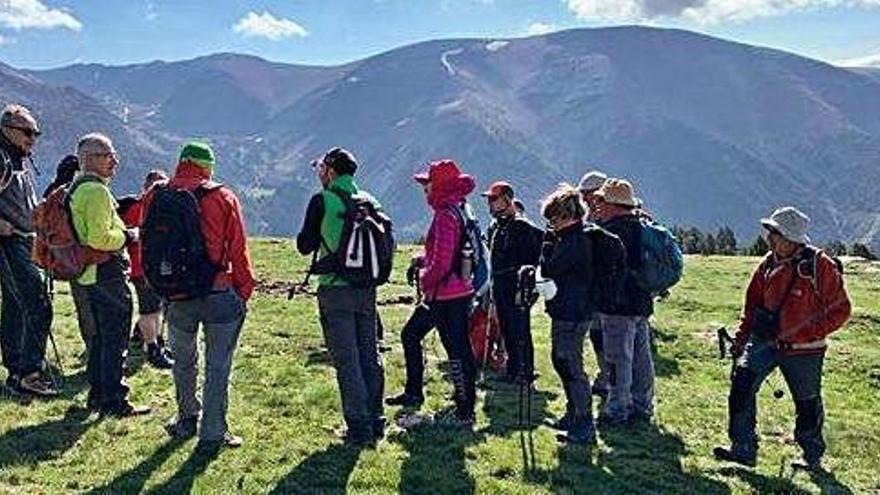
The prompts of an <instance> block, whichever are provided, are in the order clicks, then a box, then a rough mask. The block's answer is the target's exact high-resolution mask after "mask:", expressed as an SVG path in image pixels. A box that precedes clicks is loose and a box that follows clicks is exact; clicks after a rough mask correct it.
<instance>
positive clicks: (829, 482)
mask: <svg viewBox="0 0 880 495" xmlns="http://www.w3.org/2000/svg"><path fill="white" fill-rule="evenodd" d="M810 479H811V480H812V481H813V483H815V484H816V486H818V487H819V490H821V493H823V494H825V493H827V494H833V495H852V493H853V491H852V490H851V489H850V488H849V487H848V486H846V485H844V484H843V483H841V482H840V480H838V479H837V476H835V475H834V473H832V472H831V471H825V470H824V469H823V470H821V471H816V472H813V473H810Z"/></svg>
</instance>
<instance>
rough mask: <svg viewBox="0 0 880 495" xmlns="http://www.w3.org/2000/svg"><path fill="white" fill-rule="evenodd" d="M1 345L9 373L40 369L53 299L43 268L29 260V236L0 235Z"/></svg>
mask: <svg viewBox="0 0 880 495" xmlns="http://www.w3.org/2000/svg"><path fill="white" fill-rule="evenodd" d="M0 290H2V291H3V295H2V307H0V349H2V355H3V366H5V367H6V369H8V370H9V374H10V375H18V376H25V375H29V374H31V373H33V372H34V371H38V370H39V369H41V367H42V364H43V357H44V356H45V355H46V339H47V338H48V336H49V327H50V326H51V325H52V303H51V302H50V301H49V292H48V290H47V287H46V280H45V278H44V277H43V273H42V271H41V270H40V269H39V268H37V266H36V265H34V263H33V261H31V240H30V239H29V238H26V237H22V236H18V235H13V236H8V237H0Z"/></svg>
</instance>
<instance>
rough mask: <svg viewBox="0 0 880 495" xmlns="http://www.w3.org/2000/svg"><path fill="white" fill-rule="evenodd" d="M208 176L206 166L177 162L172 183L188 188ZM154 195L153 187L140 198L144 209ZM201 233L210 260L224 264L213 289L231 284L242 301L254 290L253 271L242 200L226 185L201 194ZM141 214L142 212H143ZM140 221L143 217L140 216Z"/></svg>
mask: <svg viewBox="0 0 880 495" xmlns="http://www.w3.org/2000/svg"><path fill="white" fill-rule="evenodd" d="M210 180H211V174H210V172H209V171H208V170H206V169H204V168H202V167H200V166H198V165H195V164H193V163H190V162H183V163H180V164H179V165H178V166H177V170H175V172H174V177H172V178H171V181H170V182H169V185H170V186H171V187H182V188H184V189H188V190H190V191H192V190H195V189H196V188H197V187H199V186H200V185H202V184H207V183H209V182H210ZM152 199H153V193H152V190H151V191H150V192H148V193H147V194H146V195H145V197H144V200H143V205H142V208H143V212H146V211H147V210H148V209H149V205H150V202H151V201H152ZM200 206H201V209H202V235H203V236H204V239H205V248H206V250H207V251H208V257H209V258H210V260H211V262H212V263H215V264H217V265H219V266H225V267H227V268H226V270H225V271H222V272H220V273H218V274H217V278H215V279H214V288H215V289H225V288H227V287H230V286H231V287H233V288H234V289H235V291H236V292H237V293H238V295H239V296H240V297H241V298H242V299H243V300H245V301H247V300H248V299H250V297H251V294H253V292H254V272H253V268H252V265H251V256H250V253H249V251H248V246H247V235H246V230H245V224H244V216H243V215H242V212H241V204H240V203H239V202H238V198H237V197H236V196H235V193H233V192H232V190H230V189H229V188H227V187H225V186H224V187H221V188H220V189H218V190H216V191H213V192H211V193H210V194H208V195H206V196H205V197H204V198H202V201H201V203H200ZM142 216H143V215H142ZM141 223H143V218H142V219H141Z"/></svg>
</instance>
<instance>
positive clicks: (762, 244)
mask: <svg viewBox="0 0 880 495" xmlns="http://www.w3.org/2000/svg"><path fill="white" fill-rule="evenodd" d="M769 250H770V246H769V245H767V241H765V240H764V236H760V235H759V236H758V238H757V239H755V242H753V243H752V246H751V247H750V248H749V251H748V252H749V256H764V255H765V254H767V251H769Z"/></svg>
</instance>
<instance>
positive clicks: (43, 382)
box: [18, 371, 58, 397]
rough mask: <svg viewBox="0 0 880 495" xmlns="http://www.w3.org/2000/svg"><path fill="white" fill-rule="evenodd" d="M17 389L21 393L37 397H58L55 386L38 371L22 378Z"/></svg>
mask: <svg viewBox="0 0 880 495" xmlns="http://www.w3.org/2000/svg"><path fill="white" fill-rule="evenodd" d="M18 389H19V390H21V391H22V392H25V393H29V394H33V395H37V396H40V397H54V396H56V395H58V390H57V389H56V388H55V385H54V384H53V383H52V382H51V381H49V380H47V379H46V377H44V376H43V374H42V373H40V372H39V371H34V372H33V373H31V374H29V375H27V376H25V377H23V378H22V379H21V380H20V381H19V382H18Z"/></svg>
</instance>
